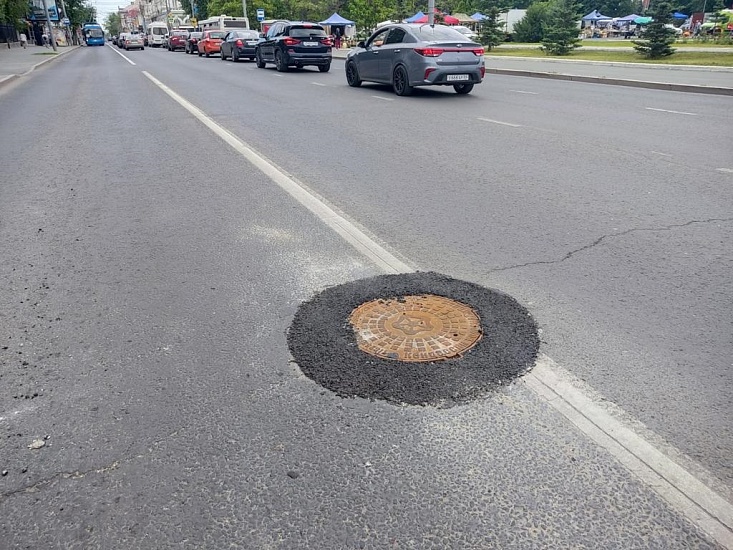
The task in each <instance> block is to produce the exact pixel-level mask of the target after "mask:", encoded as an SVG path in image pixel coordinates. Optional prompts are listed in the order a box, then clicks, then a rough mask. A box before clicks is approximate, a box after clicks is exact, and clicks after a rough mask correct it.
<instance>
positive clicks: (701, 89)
mask: <svg viewBox="0 0 733 550" xmlns="http://www.w3.org/2000/svg"><path fill="white" fill-rule="evenodd" d="M486 72H487V73H490V74H502V75H508V76H525V77H532V78H548V79H554V80H569V81H572V82H588V83H591V84H610V85H612V86H628V87H631V88H647V89H654V90H667V91H671V92H690V93H697V94H715V95H733V88H722V87H716V86H696V85H693V84H670V83H668V82H648V81H643V80H623V79H620V78H607V77H602V76H580V75H572V74H562V73H545V72H537V71H522V70H518V69H490V68H487V69H486Z"/></svg>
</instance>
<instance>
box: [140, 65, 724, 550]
mask: <svg viewBox="0 0 733 550" xmlns="http://www.w3.org/2000/svg"><path fill="white" fill-rule="evenodd" d="M143 74H144V75H145V76H146V77H147V78H149V79H150V80H151V81H152V82H153V83H154V84H155V85H156V86H158V87H159V88H160V89H161V90H163V91H164V92H165V93H166V94H168V95H169V96H170V97H171V98H172V99H173V100H174V101H176V102H177V103H178V104H179V105H181V106H182V107H183V108H184V109H186V110H187V111H188V112H189V113H191V114H192V115H193V116H194V117H196V118H197V119H198V120H199V121H201V122H202V123H203V124H204V125H205V126H206V127H208V128H209V129H210V130H211V131H212V132H214V133H215V134H216V135H218V136H219V137H220V138H221V139H223V140H224V141H225V142H226V143H228V144H229V145H230V146H231V147H232V148H233V149H234V150H235V151H237V152H238V153H239V154H241V155H242V156H243V157H244V158H245V159H247V160H248V161H249V162H250V163H252V164H253V165H254V166H255V167H257V168H258V169H259V170H261V171H262V173H263V174H265V175H266V176H267V177H269V178H270V179H271V180H272V181H273V182H275V183H276V184H277V185H279V186H280V187H281V188H282V189H283V190H285V191H286V192H287V193H289V194H290V195H291V196H292V197H294V198H295V199H296V200H297V201H298V202H300V203H301V204H302V205H303V206H305V207H306V208H308V210H310V211H311V212H313V214H315V215H316V216H318V217H319V218H320V219H321V220H322V221H323V222H324V223H325V224H326V225H327V226H328V227H331V228H332V229H333V230H334V231H336V232H337V233H338V234H339V235H341V236H342V237H343V238H344V239H345V240H346V241H347V242H348V243H349V244H351V245H352V246H353V247H354V248H356V249H357V250H358V251H359V252H361V253H362V254H364V255H365V256H367V257H368V258H369V259H371V260H372V261H373V262H374V263H375V265H376V266H377V267H379V268H380V269H382V270H383V271H384V272H386V273H394V274H397V273H412V272H414V269H412V268H411V267H410V266H409V265H408V264H406V263H405V262H403V261H402V260H400V259H398V258H397V257H396V256H394V255H393V254H391V253H390V252H389V251H387V250H386V249H385V248H384V247H382V246H381V245H380V244H379V243H377V242H376V241H374V240H373V239H371V238H370V237H369V236H368V235H367V234H366V233H365V232H363V231H362V230H361V229H359V228H358V227H356V225H354V224H352V223H351V222H349V221H348V220H346V219H345V218H344V217H343V216H341V215H340V214H338V213H337V212H336V211H335V210H334V209H333V208H331V207H330V206H329V205H328V204H326V203H325V202H324V201H323V200H322V199H321V198H319V197H318V196H316V195H315V193H314V192H313V191H311V190H310V189H308V187H307V186H305V185H304V184H303V183H302V182H300V181H298V180H297V179H295V178H293V177H292V176H289V175H288V174H286V173H285V172H283V171H282V170H281V169H280V168H278V167H277V166H276V165H275V164H273V163H272V162H270V161H269V160H267V158H265V157H264V156H262V155H260V154H259V153H258V152H257V151H255V150H254V149H252V148H251V147H249V146H248V145H246V144H245V143H244V142H242V141H241V140H240V139H239V138H238V137H236V136H235V135H234V134H232V133H231V132H229V131H228V130H226V129H225V128H223V127H222V126H220V125H218V124H217V123H216V122H214V121H213V120H212V119H211V118H210V117H209V116H207V115H206V114H204V113H203V111H201V110H200V109H198V108H197V107H196V106H194V105H193V104H192V103H190V102H188V101H187V100H185V99H184V98H183V97H181V96H180V95H178V94H177V93H176V92H174V91H173V90H171V89H170V88H168V87H167V86H166V85H165V84H163V83H162V82H160V81H159V80H158V79H156V78H155V77H154V76H152V75H151V74H150V73H148V72H147V71H143ZM492 122H493V121H492ZM523 379H524V381H525V383H526V385H527V387H529V388H531V389H532V390H533V391H534V392H535V393H536V394H537V395H538V396H539V397H540V398H543V399H545V400H547V402H548V403H549V404H550V405H551V406H552V407H554V408H555V409H556V410H557V411H558V412H560V413H561V414H563V415H564V416H565V417H566V418H567V419H568V420H570V422H572V423H573V424H574V425H575V426H577V427H578V428H580V429H581V430H582V431H583V432H584V433H585V434H586V435H587V436H588V437H589V438H591V439H592V440H593V441H595V442H596V443H597V444H598V445H599V446H600V447H602V448H604V449H606V450H607V451H609V452H610V453H611V454H612V455H613V456H614V457H616V459H617V460H618V461H619V462H620V463H621V464H623V465H624V466H626V467H627V468H628V469H629V470H630V471H631V472H632V473H634V474H636V475H637V476H638V477H639V479H641V480H642V481H643V482H644V483H645V484H646V485H647V486H649V487H650V488H651V489H652V490H653V491H655V492H656V493H657V494H659V495H660V496H662V497H663V498H664V499H665V500H666V501H667V502H668V503H669V504H670V505H672V506H673V507H674V508H675V509H677V510H678V511H679V512H680V513H681V514H683V515H684V516H685V517H687V518H688V519H689V520H690V521H692V522H694V523H695V524H697V525H698V526H700V528H701V529H703V530H704V531H705V532H707V533H708V534H709V535H710V536H712V537H713V538H715V540H717V541H718V542H720V543H721V544H723V546H727V547H731V548H733V530H731V529H733V506H732V505H731V504H730V503H729V502H727V501H726V500H725V499H723V498H722V497H720V496H719V495H718V494H717V493H715V492H714V491H712V490H711V489H709V488H708V487H707V486H706V485H704V484H703V483H702V482H701V481H699V480H698V479H697V478H695V477H694V476H693V475H692V474H691V473H690V472H689V471H687V470H685V469H684V468H682V467H681V466H679V465H678V464H676V463H675V462H674V461H673V460H672V459H671V458H669V457H668V456H667V455H665V454H664V453H663V452H661V451H660V450H658V449H657V448H656V447H654V446H653V445H652V444H651V443H650V442H649V441H647V440H646V439H644V438H643V437H642V436H641V435H639V434H638V433H637V432H635V431H634V429H633V427H631V426H630V425H629V424H628V423H625V422H623V421H622V420H620V419H619V418H617V417H616V416H614V415H612V414H611V413H609V412H608V410H607V409H605V408H603V407H601V406H600V405H598V404H597V403H598V401H597V399H599V398H598V397H594V395H595V396H597V395H598V394H597V392H594V391H593V390H592V389H591V388H590V387H588V386H587V385H585V384H583V383H581V382H580V381H579V380H577V379H576V378H575V377H573V376H572V375H570V373H568V372H567V371H565V369H563V368H561V367H559V366H558V365H556V364H555V363H554V362H553V361H552V360H551V359H550V358H549V357H546V356H544V355H542V356H540V357H539V358H538V360H537V363H536V365H535V367H534V369H533V370H532V371H530V372H529V373H528V374H526V375H525V376H524V377H523Z"/></svg>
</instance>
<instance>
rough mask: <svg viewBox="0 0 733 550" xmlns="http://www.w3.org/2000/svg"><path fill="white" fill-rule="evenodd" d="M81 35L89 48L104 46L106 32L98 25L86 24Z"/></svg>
mask: <svg viewBox="0 0 733 550" xmlns="http://www.w3.org/2000/svg"><path fill="white" fill-rule="evenodd" d="M81 34H82V36H83V37H84V42H86V44H87V46H104V31H103V30H102V26H101V25H99V24H97V23H86V24H85V25H84V26H83V27H82V28H81Z"/></svg>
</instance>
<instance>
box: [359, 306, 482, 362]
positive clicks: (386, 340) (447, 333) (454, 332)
mask: <svg viewBox="0 0 733 550" xmlns="http://www.w3.org/2000/svg"><path fill="white" fill-rule="evenodd" d="M349 322H350V323H351V326H352V327H353V328H354V332H355V334H356V340H357V343H358V345H359V349H361V350H362V351H364V352H366V353H369V354H371V355H375V356H377V357H382V358H384V359H396V360H399V361H407V362H419V361H438V360H441V359H449V358H452V357H460V356H461V355H462V354H463V353H464V352H465V351H466V350H468V349H470V348H472V347H473V346H474V345H475V344H476V342H478V341H479V339H480V338H481V321H480V319H479V317H478V315H477V314H476V312H475V311H474V310H473V309H472V308H470V307H469V306H467V305H465V304H462V303H460V302H457V301H455V300H451V299H449V298H445V297H443V296H435V295H419V296H404V297H402V298H392V299H387V300H384V299H378V300H372V301H369V302H366V303H364V304H361V305H360V306H359V307H357V308H356V309H354V311H353V312H352V313H351V316H350V317H349Z"/></svg>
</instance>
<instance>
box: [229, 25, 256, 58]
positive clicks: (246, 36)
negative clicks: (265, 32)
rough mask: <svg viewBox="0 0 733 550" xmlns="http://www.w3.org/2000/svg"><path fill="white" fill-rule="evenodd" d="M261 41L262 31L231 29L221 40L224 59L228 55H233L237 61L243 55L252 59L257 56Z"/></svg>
mask: <svg viewBox="0 0 733 550" xmlns="http://www.w3.org/2000/svg"><path fill="white" fill-rule="evenodd" d="M259 41H260V33H258V32H257V31H247V30H236V31H229V32H228V33H227V35H226V36H225V37H224V39H223V40H222V41H221V59H222V61H224V60H225V59H226V58H227V57H231V58H232V61H234V62H235V63H236V62H237V61H239V60H240V59H241V58H242V57H246V58H247V59H249V60H250V61H252V60H253V59H254V58H255V50H256V49H257V43H258V42H259Z"/></svg>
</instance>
